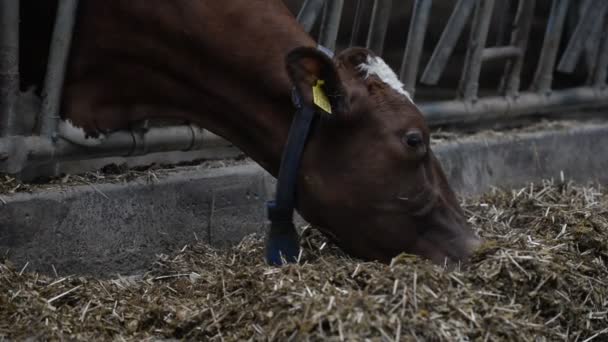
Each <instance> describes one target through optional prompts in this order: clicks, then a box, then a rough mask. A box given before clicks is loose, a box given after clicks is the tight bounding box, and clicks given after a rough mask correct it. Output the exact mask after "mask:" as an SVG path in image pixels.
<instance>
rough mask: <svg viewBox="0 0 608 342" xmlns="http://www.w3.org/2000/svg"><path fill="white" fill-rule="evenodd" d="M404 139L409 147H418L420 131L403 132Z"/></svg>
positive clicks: (420, 141) (420, 140) (420, 142)
mask: <svg viewBox="0 0 608 342" xmlns="http://www.w3.org/2000/svg"><path fill="white" fill-rule="evenodd" d="M405 141H406V142H407V144H408V145H409V146H410V147H418V146H420V145H421V144H422V132H420V131H419V130H412V131H409V132H407V133H406V134H405Z"/></svg>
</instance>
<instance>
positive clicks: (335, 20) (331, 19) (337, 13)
mask: <svg viewBox="0 0 608 342" xmlns="http://www.w3.org/2000/svg"><path fill="white" fill-rule="evenodd" d="M343 7H344V0H328V1H326V2H325V6H324V10H323V22H322V23H321V33H320V34H319V42H320V43H321V45H323V46H324V47H326V48H328V49H330V50H335V49H336V40H337V38H338V29H339V28H340V20H341V19H342V8H343Z"/></svg>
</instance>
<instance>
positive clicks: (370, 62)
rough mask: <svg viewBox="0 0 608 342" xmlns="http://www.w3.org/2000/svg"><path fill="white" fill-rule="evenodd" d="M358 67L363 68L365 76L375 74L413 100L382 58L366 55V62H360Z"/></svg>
mask: <svg viewBox="0 0 608 342" xmlns="http://www.w3.org/2000/svg"><path fill="white" fill-rule="evenodd" d="M358 68H359V70H363V71H365V72H366V73H367V75H365V77H366V78H367V77H369V76H370V75H376V76H378V78H379V79H380V80H382V82H384V83H386V84H388V85H389V86H390V87H391V88H393V89H394V90H395V91H396V92H398V93H399V94H401V95H403V96H405V97H407V99H408V100H410V102H412V103H413V102H414V101H412V97H411V96H410V93H408V92H407V91H406V90H405V89H403V83H401V81H399V78H398V77H397V75H396V74H395V72H394V71H393V69H391V67H389V66H388V65H387V64H386V62H384V60H383V59H382V58H380V57H372V56H369V55H368V56H367V60H366V62H365V63H362V64H360V65H359V66H358Z"/></svg>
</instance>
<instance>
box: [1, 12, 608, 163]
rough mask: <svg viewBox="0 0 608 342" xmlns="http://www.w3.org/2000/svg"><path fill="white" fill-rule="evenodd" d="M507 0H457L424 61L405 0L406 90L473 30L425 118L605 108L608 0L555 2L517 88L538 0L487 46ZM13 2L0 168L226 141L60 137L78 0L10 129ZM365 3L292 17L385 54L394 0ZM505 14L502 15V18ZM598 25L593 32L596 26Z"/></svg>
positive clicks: (426, 82) (459, 120) (461, 120)
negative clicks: (32, 122) (22, 126)
mask: <svg viewBox="0 0 608 342" xmlns="http://www.w3.org/2000/svg"><path fill="white" fill-rule="evenodd" d="M507 1H509V3H511V2H515V0H499V1H498V2H496V1H495V0H458V1H456V2H455V4H454V6H453V9H452V12H451V15H450V16H449V19H448V20H447V23H446V24H445V27H444V28H443V31H442V33H441V35H440V38H439V39H438V41H437V44H436V45H435V47H434V50H433V51H432V53H431V54H430V58H428V60H424V59H423V50H424V46H425V44H424V43H425V40H426V39H427V36H428V31H429V21H430V18H432V15H433V8H434V7H433V1H432V0H413V1H411V6H412V8H411V9H412V12H411V15H410V17H409V23H406V24H409V25H401V26H400V29H403V30H404V31H405V29H406V28H408V27H409V31H407V42H406V44H405V46H404V53H403V55H402V58H400V66H399V68H395V69H398V71H399V75H400V78H401V80H402V81H403V82H404V84H405V85H406V89H407V90H408V91H409V92H410V93H411V94H412V96H414V95H415V93H416V91H417V88H418V89H421V88H420V87H427V88H428V87H433V86H436V85H437V84H438V82H439V80H440V79H441V78H442V76H443V75H444V71H445V70H446V67H447V65H448V64H449V63H448V62H449V60H450V58H452V57H453V54H454V51H455V47H456V45H457V43H458V41H459V39H460V38H461V36H462V34H463V32H465V30H466V29H467V28H470V29H469V31H470V37H469V39H468V47H467V49H466V51H467V52H466V56H465V58H464V63H463V66H462V69H463V72H462V74H461V77H460V82H459V86H458V89H457V90H456V91H454V93H455V97H454V98H453V99H452V100H441V101H437V100H434V101H428V100H427V101H418V102H419V103H418V106H419V107H420V109H421V110H422V112H423V113H424V114H425V116H426V118H427V120H428V122H429V124H430V125H431V126H440V125H447V124H466V123H475V122H478V121H480V120H488V121H490V120H511V119H512V118H514V117H517V116H524V115H533V114H539V113H552V112H559V111H564V110H570V109H580V108H593V107H606V106H608V90H607V89H606V77H607V73H608V20H606V12H607V10H608V1H605V0H587V1H582V2H579V1H570V0H552V3H551V9H550V13H548V20H547V24H546V30H545V32H544V40H543V43H542V47H541V52H540V55H539V58H538V63H537V65H538V66H537V68H536V70H535V73H534V77H533V80H532V82H531V84H530V85H529V86H528V87H526V89H524V87H522V84H521V78H520V77H521V73H522V67H523V65H524V63H525V62H526V50H527V45H528V40H529V37H530V31H531V26H532V23H533V21H534V20H535V17H534V14H535V13H534V12H535V5H536V4H537V1H535V0H519V1H517V8H516V14H515V16H514V20H513V21H512V22H505V26H504V27H507V28H508V29H504V27H502V26H501V30H502V32H503V33H501V36H504V37H506V36H507V35H508V34H510V39H498V40H497V41H499V42H502V43H501V44H500V45H499V46H491V47H488V46H487V44H486V41H487V39H488V32H489V30H490V26H491V24H492V22H491V18H492V15H493V12H495V8H494V7H495V5H496V4H498V5H500V6H503V8H504V7H507V6H506V5H505V3H506V2H507ZM539 1H540V0H539ZM19 4H20V2H19V0H0V28H1V31H0V32H1V33H0V172H11V173H16V172H19V171H20V170H21V169H22V168H23V167H24V166H25V165H27V164H28V163H32V162H36V163H38V162H56V161H61V160H68V159H70V160H74V159H79V158H85V157H86V158H89V159H90V158H95V157H106V156H135V155H142V154H147V153H152V152H160V151H175V150H181V151H184V150H197V149H201V148H205V147H206V146H226V145H229V143H228V142H226V141H224V140H223V139H220V138H218V137H217V136H215V135H213V134H212V133H210V132H207V131H205V130H202V129H200V128H198V127H195V126H191V125H185V126H177V127H164V128H153V129H149V130H147V131H146V132H143V131H124V132H118V133H114V134H111V135H109V136H108V138H107V139H106V141H104V142H103V143H102V144H101V145H100V146H97V147H89V148H84V147H81V146H76V145H72V144H71V143H69V142H67V141H65V140H63V139H57V137H56V130H57V121H58V118H59V109H60V108H59V105H60V97H61V93H62V88H63V80H64V76H65V69H66V65H67V62H68V56H69V49H70V41H71V36H72V31H73V27H74V22H75V16H76V13H77V11H76V9H77V6H78V0H59V6H58V9H57V14H56V19H57V20H55V23H56V24H55V28H54V31H53V35H52V44H51V48H50V54H49V61H48V67H47V74H46V78H45V81H44V87H43V92H42V96H43V99H42V109H41V112H40V114H39V117H38V127H37V131H36V133H37V135H34V136H25V137H24V136H16V135H15V134H12V132H15V131H16V130H15V129H14V127H13V126H14V119H15V115H16V113H15V107H16V102H17V97H18V95H19V70H18V60H19ZM369 4H370V3H369V1H363V0H356V1H352V2H351V1H348V2H345V1H344V0H305V1H303V4H302V7H301V10H300V12H299V13H298V16H297V17H298V20H299V21H300V22H301V23H302V25H303V26H304V28H305V29H306V30H307V31H312V30H314V29H315V28H318V37H317V38H318V41H319V42H320V44H322V45H324V46H326V47H328V48H331V49H334V48H336V46H340V47H342V46H348V45H353V44H355V43H356V42H357V37H358V35H359V34H360V32H362V31H363V30H364V29H365V28H366V26H365V25H367V32H366V34H367V36H366V39H365V45H366V46H367V47H368V48H370V49H371V50H373V51H375V53H377V54H379V55H382V54H383V52H384V51H385V49H386V46H385V41H386V37H387V32H388V31H389V27H390V20H389V19H390V18H391V15H394V13H393V12H394V8H395V4H396V3H394V2H393V1H392V0H373V3H371V5H372V6H371V10H369V9H368V10H366V9H365V8H366V6H365V5H369ZM576 5H582V6H583V7H581V9H582V11H581V16H580V18H579V20H578V22H577V26H576V27H575V29H574V30H573V33H572V34H571V35H570V36H569V37H565V34H564V32H565V29H564V28H565V22H566V16H567V15H568V11H569V10H574V9H578V8H577V7H575V6H576ZM345 6H353V7H354V18H353V19H352V29H351V32H350V39H348V40H347V41H346V42H345V43H340V44H338V43H339V41H338V40H339V37H340V35H339V33H340V27H341V25H344V24H345V23H346V21H345V20H344V16H343V13H344V9H345V8H346V7H345ZM505 18H506V16H502V17H501V21H503V20H505ZM509 21H510V20H509ZM598 25H599V26H598ZM598 27H599V34H598V33H597V32H596V31H598ZM433 28H436V27H433ZM594 32H595V33H594ZM602 33H603V34H602ZM404 34H405V32H404ZM564 38H567V39H568V40H567V45H566V46H565V48H564V49H562V50H560V42H561V41H562V40H563V39H564ZM507 41H508V44H507V43H506V42H507ZM590 42H591V43H594V44H595V49H594V51H596V52H595V53H590V52H589V51H587V50H586V46H587V45H588V44H589V43H590ZM592 45H593V44H592ZM560 52H561V56H559V55H560ZM583 55H584V56H585V57H586V60H587V64H588V67H587V69H588V81H587V82H586V83H585V84H583V85H580V86H576V87H570V88H566V89H560V90H553V89H552V83H553V75H554V72H555V71H556V70H557V71H559V72H563V73H571V72H573V71H574V70H575V67H576V66H577V64H578V62H579V61H580V60H581V59H582V56H583ZM490 61H493V62H496V61H504V63H505V64H504V72H503V74H502V79H501V80H500V82H499V84H497V85H496V88H497V90H496V92H495V94H493V95H490V96H480V95H479V80H480V77H481V76H480V75H481V69H482V65H483V64H484V63H487V62H490ZM556 65H557V67H556ZM420 70H422V72H420Z"/></svg>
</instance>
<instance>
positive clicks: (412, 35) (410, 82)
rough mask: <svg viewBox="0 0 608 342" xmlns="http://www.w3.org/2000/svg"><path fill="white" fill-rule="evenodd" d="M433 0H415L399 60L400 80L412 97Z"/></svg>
mask: <svg viewBox="0 0 608 342" xmlns="http://www.w3.org/2000/svg"><path fill="white" fill-rule="evenodd" d="M432 5H433V0H416V2H415V3H414V9H413V11H412V19H411V20H410V28H409V30H408V34H407V43H406V45H405V53H404V54H403V61H402V62H401V72H400V77H401V81H402V82H403V83H404V84H405V89H406V90H407V91H408V92H409V93H410V95H411V96H412V97H413V96H414V93H415V92H416V77H417V76H418V66H419V65H420V56H421V55H422V49H423V47H424V37H425V36H426V28H427V26H428V22H429V17H430V15H431V6H432Z"/></svg>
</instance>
